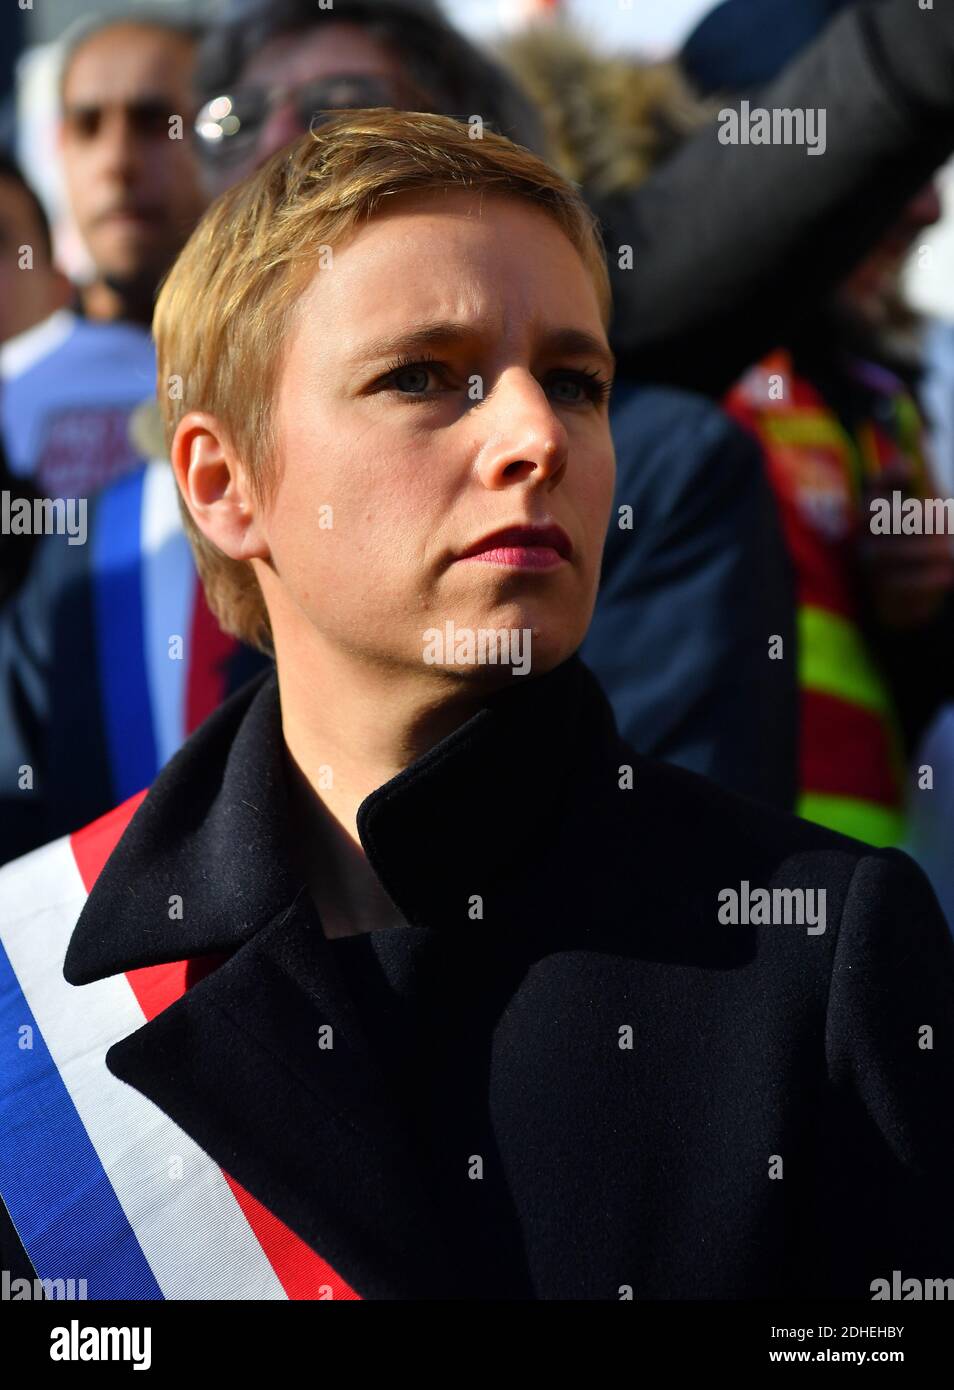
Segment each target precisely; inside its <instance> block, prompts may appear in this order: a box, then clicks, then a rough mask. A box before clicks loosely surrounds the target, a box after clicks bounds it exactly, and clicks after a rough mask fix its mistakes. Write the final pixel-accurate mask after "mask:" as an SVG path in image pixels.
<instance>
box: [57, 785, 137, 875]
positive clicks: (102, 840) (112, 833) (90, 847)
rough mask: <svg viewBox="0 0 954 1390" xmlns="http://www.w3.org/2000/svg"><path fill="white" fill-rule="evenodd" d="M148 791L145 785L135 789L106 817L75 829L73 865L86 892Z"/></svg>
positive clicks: (72, 837)
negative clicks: (131, 794) (77, 870)
mask: <svg viewBox="0 0 954 1390" xmlns="http://www.w3.org/2000/svg"><path fill="white" fill-rule="evenodd" d="M148 790H149V788H148V787H147V788H146V789H145V791H141V792H136V795H135V796H131V797H129V798H128V800H126V801H123V802H122V803H121V804H120V805H119V806H116V807H115V808H114V809H113V810H112V811H107V812H106V814H105V816H100V818H99V820H94V821H91V822H90V823H89V825H84V827H83V829H82V830H76V831H74V832H73V834H72V835H71V836H70V845H71V847H72V850H73V858H74V859H75V860H76V867H77V868H78V869H79V872H80V878H81V879H82V880H83V887H84V888H85V889H86V891H87V893H91V892H92V891H93V884H94V883H95V882H96V880H97V879H98V878H99V876H100V873H101V872H102V870H103V867H104V865H105V863H106V860H107V859H108V858H109V856H110V855H111V854H112V852H113V850H114V849H115V848H116V846H117V845H118V844H119V841H120V840H121V839H122V836H123V833H124V831H125V829H126V826H127V825H128V824H129V822H130V821H131V820H132V818H133V815H134V814H135V812H136V811H137V810H138V809H139V805H140V803H141V802H142V800H143V799H144V797H145V795H146V791H148Z"/></svg>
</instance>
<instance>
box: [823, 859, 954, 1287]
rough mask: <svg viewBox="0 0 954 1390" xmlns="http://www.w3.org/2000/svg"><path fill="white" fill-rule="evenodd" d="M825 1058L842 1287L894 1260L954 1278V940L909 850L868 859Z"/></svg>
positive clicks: (850, 916)
mask: <svg viewBox="0 0 954 1390" xmlns="http://www.w3.org/2000/svg"><path fill="white" fill-rule="evenodd" d="M825 1062H826V1072H827V1084H826V1086H825V1095H824V1100H823V1103H822V1104H821V1106H820V1107H819V1115H818V1125H819V1134H820V1137H821V1142H822V1148H823V1152H824V1154H825V1161H824V1163H823V1164H822V1166H821V1169H820V1171H819V1173H818V1174H817V1178H818V1193H817V1201H818V1203H819V1209H820V1210H819V1214H820V1215H821V1217H822V1220H821V1221H820V1222H818V1221H816V1222H815V1228H816V1229H819V1230H826V1231H830V1235H831V1248H830V1249H829V1250H827V1251H825V1250H819V1252H818V1262H819V1271H820V1275H821V1277H823V1278H825V1279H826V1280H827V1279H828V1278H829V1277H830V1278H831V1279H832V1281H833V1284H834V1285H835V1287H833V1288H832V1289H831V1290H830V1292H831V1293H833V1294H836V1295H840V1296H844V1297H857V1298H864V1299H870V1298H871V1297H872V1293H873V1292H877V1291H878V1290H877V1289H876V1290H872V1283H873V1281H874V1280H877V1279H887V1280H888V1281H889V1283H890V1281H891V1279H892V1271H893V1270H898V1271H900V1273H901V1276H902V1278H913V1279H918V1280H921V1281H922V1282H923V1281H924V1280H926V1279H939V1278H947V1279H950V1278H952V1277H954V1190H952V1186H951V1174H952V1171H954V1106H952V1105H951V1096H952V1095H954V940H952V938H951V935H950V932H949V930H948V928H947V926H946V924H945V922H944V919H943V916H942V915H941V911H940V908H939V907H938V904H937V900H936V898H935V897H934V894H933V893H932V891H931V889H930V887H929V886H928V882H927V880H926V878H925V877H924V875H923V874H922V872H921V870H920V869H918V868H917V867H916V865H915V864H914V863H913V861H912V860H910V859H909V858H908V857H907V855H905V854H902V853H900V852H899V851H897V850H886V851H883V852H881V853H880V854H877V855H870V856H866V857H865V858H864V859H862V860H861V861H860V862H859V864H858V866H857V869H856V870H855V873H854V877H853V879H852V883H851V887H850V889H849V892H848V896H847V899H846V902H845V907H844V910H843V913H842V917H841V922H840V924H839V927H838V940H837V943H836V949H835V957H834V963H833V968H832V978H831V988H830V992H829V1001H828V1011H827V1020H826V1032H825ZM826 1260H827V1261H830V1263H828V1264H826ZM825 1270H831V1274H830V1276H829V1275H828V1274H824V1275H822V1271H825Z"/></svg>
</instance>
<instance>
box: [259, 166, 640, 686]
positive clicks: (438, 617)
mask: <svg viewBox="0 0 954 1390" xmlns="http://www.w3.org/2000/svg"><path fill="white" fill-rule="evenodd" d="M298 310H299V312H298V313H297V315H296V319H295V323H294V326H293V328H292V330H291V333H290V336H289V339H288V342H287V345H286V354H285V358H284V361H283V367H282V371H281V376H280V382H279V388H278V394H277V400H276V405H275V435H276V439H277V441H278V453H279V457H278V459H277V461H276V462H277V464H278V468H279V482H278V484H277V486H276V489H275V491H274V493H273V494H272V496H271V498H270V499H269V502H268V505H267V507H266V509H265V511H264V513H263V514H262V516H261V518H260V525H261V534H262V535H263V536H264V538H265V541H266V543H267V549H268V561H267V562H263V561H261V560H257V561H255V567H256V573H257V574H258V576H259V579H260V582H261V583H262V587H263V591H264V593H265V597H266V601H267V603H268V607H269V613H270V616H271V620H272V627H273V632H274V635H275V642H276V654H277V657H278V661H279V667H281V662H282V656H283V648H284V649H285V651H287V652H289V654H290V651H291V650H292V649H295V648H297V645H298V644H299V643H300V642H301V641H303V640H304V641H309V642H311V641H312V639H313V638H314V639H317V641H318V643H319V645H321V644H331V645H332V646H334V647H337V648H339V649H340V650H341V651H343V652H344V651H346V652H348V653H350V654H351V655H353V656H356V657H359V658H362V659H366V660H368V661H373V662H374V663H376V664H378V665H382V664H383V665H384V666H387V667H392V668H393V667H414V668H416V669H418V670H424V669H427V665H431V666H432V667H433V666H434V665H435V664H436V665H437V666H441V665H443V666H444V667H445V669H446V668H448V667H451V666H453V667H454V668H455V670H457V671H459V673H460V674H464V675H474V676H481V677H483V678H486V677H488V675H491V674H492V673H491V672H489V671H488V670H487V669H486V667H484V668H483V669H481V668H480V667H479V666H476V667H475V669H474V670H473V671H468V670H467V669H465V668H466V666H467V656H466V642H464V643H463V644H461V642H460V639H459V638H458V639H457V647H456V652H457V655H456V656H455V655H454V653H450V657H451V659H450V660H449V661H447V662H443V663H442V662H441V661H440V650H439V649H435V647H434V640H433V632H434V630H440V631H441V632H442V633H444V634H445V635H446V633H447V628H446V625H447V624H448V623H451V624H453V629H454V632H455V633H456V634H459V633H460V632H461V631H464V632H466V631H471V632H474V633H475V634H476V633H477V632H478V631H479V630H481V629H483V630H484V631H485V632H488V631H493V632H496V633H502V632H507V633H512V634H519V633H525V632H526V631H527V630H529V632H530V633H531V638H530V650H531V654H532V655H531V669H532V671H533V672H534V673H537V674H540V673H543V672H545V671H546V670H549V669H551V668H552V667H553V666H555V665H557V664H559V663H560V662H561V661H563V660H565V659H566V657H568V656H569V655H571V654H572V653H573V652H574V651H575V650H576V648H577V647H578V646H579V644H580V642H581V641H582V639H583V636H584V633H585V631H586V628H587V626H588V624H589V621H590V616H591V613H592V610H593V604H594V602H595V597H596V589H597V583H598V579H599V566H600V557H601V552H602V548H603V540H604V536H605V533H606V528H607V523H608V519H609V511H610V505H611V501H612V495H613V482H614V457H613V445H612V441H611V438H610V429H609V419H608V406H607V400H606V394H607V392H606V389H605V388H606V387H607V386H608V384H609V382H610V381H611V377H612V365H613V364H612V357H611V354H610V350H609V346H608V343H607V340H606V335H605V332H604V329H603V326H602V323H601V319H600V313H599V306H598V301H597V297H596V291H595V289H594V286H593V282H592V280H591V278H590V275H589V272H588V271H587V269H586V266H585V265H584V263H583V261H582V260H581V259H580V256H579V254H578V253H577V251H576V249H575V248H574V246H573V244H572V243H571V242H570V241H569V240H568V238H567V237H566V236H565V234H564V233H563V232H562V231H561V230H560V228H559V227H558V225H557V224H556V223H555V222H553V221H551V219H550V218H549V217H548V216H547V215H546V214H545V213H543V212H541V211H539V210H538V209H536V208H534V207H532V206H531V205H529V204H526V203H523V202H522V201H520V200H519V199H516V198H512V197H507V196H502V195H486V194H484V195H483V196H480V195H477V194H474V193H472V192H469V191H468V190H449V191H447V192H444V191H443V190H441V191H437V192H433V191H431V192H424V193H420V194H417V193H415V194H403V195H401V196H400V198H398V199H395V201H394V206H393V207H392V208H391V209H390V210H389V211H388V212H387V213H386V214H383V215H380V216H377V217H375V218H374V219H372V220H371V221H370V222H368V223H367V224H365V225H363V226H362V227H361V229H360V230H359V231H358V232H357V233H356V234H355V235H354V236H353V237H352V238H351V239H350V240H349V241H348V242H347V244H346V245H344V246H343V247H342V248H340V249H337V250H336V251H335V253H334V257H333V264H332V265H331V266H330V267H328V268H325V269H321V270H319V271H318V272H317V273H316V274H315V276H314V278H313V280H312V281H311V282H310V284H309V286H308V288H307V290H306V292H305V293H304V295H303V297H302V300H301V301H300V303H299V306H298ZM514 527H530V528H534V527H537V528H543V527H546V528H554V529H552V530H551V531H550V532H549V533H547V532H542V533H537V534H532V533H531V534H517V535H514V536H511V537H503V538H499V541H498V543H497V544H496V545H494V544H492V543H489V544H488V545H487V546H486V547H485V548H484V549H483V550H482V551H481V552H479V553H478V554H476V555H475V554H473V553H470V554H468V552H473V551H474V549H475V547H478V546H479V545H480V543H481V542H482V541H483V540H484V539H485V538H487V537H490V536H492V535H493V533H495V532H499V531H501V530H504V529H505V528H514ZM429 633H430V634H431V637H430V638H428V636H427V634H429ZM478 640H479V639H478ZM514 640H517V639H516V638H515V639H514ZM429 643H430V646H429V645H428V644H429ZM476 650H477V648H476V647H475V652H476ZM485 650H487V648H485ZM448 651H449V646H448ZM426 652H429V654H428V655H425V653H426ZM495 674H496V675H497V676H498V677H499V676H500V672H499V670H498V671H497V672H496V673H495Z"/></svg>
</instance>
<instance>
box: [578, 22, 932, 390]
mask: <svg viewBox="0 0 954 1390" xmlns="http://www.w3.org/2000/svg"><path fill="white" fill-rule="evenodd" d="M791 3H792V4H793V5H795V4H798V3H799V0H791ZM751 104H752V106H753V107H755V106H761V107H765V108H767V109H769V110H773V109H775V108H779V109H782V110H785V109H805V108H816V109H817V108H820V109H823V110H824V111H825V113H826V147H825V152H824V154H820V155H809V154H808V153H807V151H806V149H805V147H804V146H799V145H794V144H793V145H784V144H779V145H743V144H738V145H724V144H722V143H721V142H720V140H719V130H720V124H719V122H718V120H716V121H713V122H712V123H710V124H709V125H707V126H706V127H705V128H704V129H702V130H700V131H698V132H697V133H696V134H695V135H693V137H692V138H691V139H687V140H686V142H685V144H684V145H683V146H682V148H681V149H680V150H679V152H678V153H677V154H676V155H674V156H673V157H672V158H671V159H670V160H668V161H667V162H666V163H665V164H663V165H662V166H661V167H660V168H659V169H657V170H656V171H655V172H654V173H653V174H652V176H651V177H650V178H648V179H647V180H646V181H645V182H644V183H642V184H641V185H640V186H639V187H638V188H636V189H634V190H633V191H632V192H629V193H626V194H621V195H619V196H616V197H612V198H602V197H600V196H599V194H598V193H596V192H593V191H591V190H585V191H586V192H587V196H588V199H589V201H590V203H591V205H592V206H593V207H594V208H595V210H596V211H597V212H598V213H599V215H600V219H601V221H602V223H603V225H604V233H605V239H606V245H607V250H608V253H609V263H610V270H611V274H612V278H613V295H614V301H615V319H614V323H613V329H612V334H611V340H612V343H613V349H614V351H615V352H616V353H617V355H618V357H619V359H620V365H621V366H622V367H623V368H624V369H625V370H626V371H628V372H629V373H630V374H632V375H634V376H638V377H642V378H643V379H644V380H650V381H657V382H666V383H669V384H671V385H676V386H685V387H689V388H691V389H693V390H698V391H705V392H709V393H711V394H715V395H719V396H721V395H722V394H723V393H724V392H725V391H726V390H728V388H729V387H730V386H731V385H732V383H733V382H734V381H736V380H737V378H738V377H739V375H740V374H741V373H742V372H743V371H744V370H745V368H746V367H748V366H750V365H751V364H752V363H753V362H757V361H758V360H759V358H760V357H762V356H763V355H764V354H765V353H766V352H767V351H769V350H770V349H771V348H773V347H776V346H777V345H778V344H779V343H781V342H786V341H787V340H788V338H789V336H790V334H791V332H792V330H793V329H794V328H795V327H796V326H797V325H798V324H799V323H800V321H801V320H802V318H803V316H804V315H805V314H811V313H813V312H815V311H817V309H818V306H819V304H820V303H822V302H823V301H824V300H825V299H826V298H827V297H828V295H829V293H830V291H831V290H832V289H833V288H834V287H835V286H836V285H837V284H838V283H839V281H841V280H842V279H843V278H844V276H845V275H846V274H847V272H848V271H849V270H851V269H852V267H853V266H854V265H855V263H856V262H857V261H858V260H859V259H860V258H861V256H863V255H864V254H865V253H866V252H867V251H869V250H870V249H871V247H872V246H873V245H874V243H875V242H876V241H877V240H878V238H879V237H880V236H881V235H882V233H883V232H884V231H885V230H886V229H887V228H889V227H890V226H891V225H892V223H893V222H894V221H895V219H896V218H897V216H898V213H899V212H900V210H901V209H902V208H903V207H904V205H905V203H907V201H908V200H909V199H910V198H911V197H912V196H913V195H914V194H915V193H917V192H918V191H919V190H920V189H921V188H922V187H923V186H924V184H926V183H927V182H928V180H929V179H930V178H931V177H932V175H933V174H934V173H935V172H936V170H937V169H938V168H939V167H940V166H941V165H942V164H943V163H945V161H946V160H947V158H948V157H949V155H950V153H951V150H952V147H954V5H952V4H951V3H950V0H935V4H934V6H933V8H932V9H922V8H921V7H920V5H919V3H918V0H870V3H865V4H858V5H854V6H851V7H850V8H848V9H846V10H844V11H843V12H842V13H841V14H839V15H838V16H837V18H836V19H834V20H833V21H832V23H831V24H830V25H829V26H828V28H827V29H826V30H825V31H824V32H823V33H822V34H821V36H820V37H819V38H818V39H817V40H816V42H815V43H813V44H812V45H811V46H810V47H809V48H807V49H805V51H804V52H803V53H801V54H800V55H799V56H798V57H797V58H796V59H795V60H794V61H793V62H792V63H790V64H789V65H788V67H786V68H785V69H784V71H783V72H782V73H781V74H780V75H779V76H778V77H777V78H776V79H775V80H774V81H773V82H771V83H770V84H769V85H768V86H767V87H766V88H765V89H764V90H763V91H761V92H759V93H757V94H756V95H755V96H754V97H753V99H752V102H751ZM738 105H739V101H738V99H737V98H734V97H733V98H729V99H727V100H726V102H725V106H726V107H733V108H737V107H738ZM622 246H630V247H631V248H632V251H633V263H632V269H620V266H619V248H620V247H622Z"/></svg>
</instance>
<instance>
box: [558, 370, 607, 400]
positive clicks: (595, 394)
mask: <svg viewBox="0 0 954 1390" xmlns="http://www.w3.org/2000/svg"><path fill="white" fill-rule="evenodd" d="M550 391H551V394H552V395H554V396H555V398H556V399H557V400H558V401H559V402H560V404H561V405H584V404H586V402H588V401H594V402H595V401H601V400H603V399H604V398H605V397H606V396H607V395H608V394H609V382H608V381H604V380H603V378H602V377H601V376H599V374H598V373H591V372H559V373H554V374H553V375H552V376H551V378H550Z"/></svg>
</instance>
